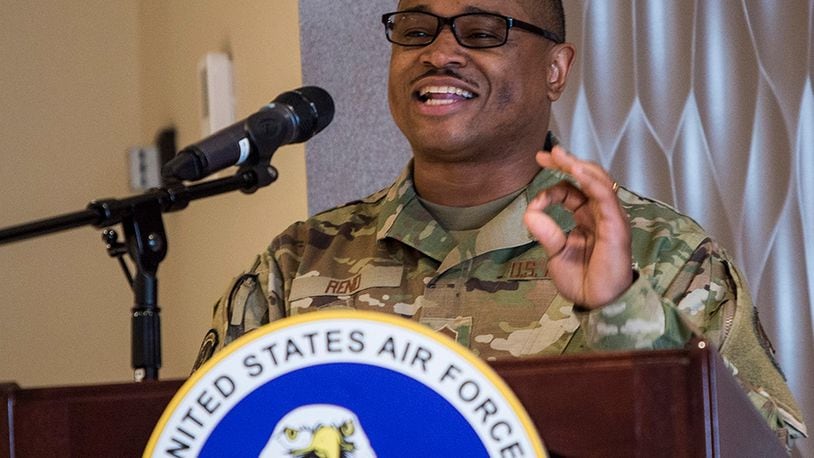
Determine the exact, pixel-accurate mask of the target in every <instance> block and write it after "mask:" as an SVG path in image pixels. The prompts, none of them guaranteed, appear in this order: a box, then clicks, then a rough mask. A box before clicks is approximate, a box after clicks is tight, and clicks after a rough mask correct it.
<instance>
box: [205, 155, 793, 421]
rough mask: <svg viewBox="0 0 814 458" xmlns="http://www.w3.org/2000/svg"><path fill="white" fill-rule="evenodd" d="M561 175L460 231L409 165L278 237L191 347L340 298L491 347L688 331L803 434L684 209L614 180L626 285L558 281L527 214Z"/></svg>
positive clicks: (664, 337)
mask: <svg viewBox="0 0 814 458" xmlns="http://www.w3.org/2000/svg"><path fill="white" fill-rule="evenodd" d="M564 178H566V177H564V175H562V174H561V173H559V172H554V171H550V170H542V171H541V172H540V173H539V174H538V175H537V176H536V177H535V178H534V179H533V180H532V182H531V183H529V185H528V186H527V188H526V189H525V191H524V192H521V193H520V194H519V195H518V196H517V197H516V198H515V199H514V200H513V201H512V202H511V203H509V205H508V206H507V207H506V208H505V209H503V210H502V211H501V212H500V213H499V214H498V215H497V216H496V217H494V218H493V219H492V220H491V221H490V222H489V223H487V224H486V225H485V226H483V227H482V228H481V229H480V230H479V231H478V232H477V234H476V235H475V237H473V239H472V240H471V241H469V242H468V243H460V244H459V243H457V242H456V240H455V239H454V238H453V237H452V236H451V234H450V233H448V232H447V231H446V230H445V229H444V228H443V227H441V226H439V224H438V223H437V222H436V221H435V219H433V217H432V216H431V215H430V214H429V213H428V212H427V210H426V209H425V208H424V206H423V205H422V204H421V203H420V202H419V201H418V199H417V196H416V191H415V188H414V186H413V182H412V178H411V167H409V166H408V167H407V168H406V169H405V171H404V172H403V173H402V175H401V176H400V177H399V179H398V180H397V181H396V182H395V183H394V184H393V185H392V186H390V187H389V188H387V189H384V190H382V191H380V192H378V193H375V194H373V195H371V196H369V197H367V198H365V199H363V200H360V201H357V202H352V203H349V204H347V205H345V206H342V207H339V208H335V209H332V210H329V211H327V212H324V213H321V214H318V215H316V216H314V217H312V218H310V219H309V220H307V221H305V222H298V223H296V224H294V225H292V226H290V227H289V228H288V229H287V230H286V231H285V232H283V233H282V234H281V235H279V236H278V237H277V238H276V239H274V241H273V242H272V243H271V245H270V246H269V248H268V249H267V250H266V251H265V252H263V253H262V254H261V255H260V256H259V257H258V259H257V260H256V262H255V263H254V265H253V266H252V268H251V269H250V271H249V272H248V273H246V274H244V275H243V276H241V277H239V278H237V279H235V281H234V282H233V283H232V286H231V287H230V288H229V289H228V290H227V292H226V294H225V295H224V297H223V298H221V300H220V301H219V302H218V304H217V306H216V308H215V315H214V326H213V329H212V330H211V331H210V334H209V336H208V339H207V341H205V344H204V347H203V349H202V354H201V357H200V358H199V361H202V360H205V359H207V358H208V357H209V356H211V353H212V352H213V351H214V350H216V349H218V348H221V347H222V346H223V345H225V344H228V343H229V342H230V341H232V340H234V339H235V338H237V337H238V336H240V335H241V334H243V333H245V332H247V331H249V330H251V329H254V328H256V327H258V326H261V325H263V324H266V323H268V322H269V321H273V320H277V319H279V318H281V317H285V316H291V315H297V314H300V313H306V312H312V311H316V310H321V309H325V308H337V307H339V308H353V309H361V310H374V311H380V312H385V313H394V314H399V315H402V316H404V317H409V318H412V319H414V320H416V321H419V322H421V323H424V324H426V325H427V326H430V327H432V328H434V329H436V330H438V331H440V332H444V333H446V334H448V335H450V336H452V337H453V338H455V339H456V340H457V341H458V342H460V343H461V344H463V345H465V346H468V347H469V348H470V349H471V350H472V351H474V352H475V353H477V354H479V355H480V356H481V357H482V358H485V359H487V360H492V359H495V358H505V357H523V356H531V355H558V354H562V353H571V352H580V351H589V350H591V349H649V348H653V349H658V348H677V347H682V346H683V345H685V344H686V343H687V341H688V340H689V338H690V337H691V336H692V335H693V334H694V333H695V334H699V335H703V336H705V337H706V339H708V340H709V341H711V342H712V343H713V344H714V345H716V346H717V347H718V348H719V350H720V352H721V354H722V355H723V357H724V358H725V360H726V361H727V363H728V364H729V365H730V367H731V368H732V369H733V372H736V373H737V377H738V380H739V381H740V383H741V384H742V385H743V386H744V388H745V390H746V391H747V393H748V394H749V396H750V398H751V399H752V401H753V403H755V404H756V405H757V406H758V409H759V410H760V411H761V412H762V413H763V414H764V416H765V417H766V418H767V420H768V421H769V423H770V424H771V426H772V427H773V428H775V429H777V430H779V431H781V433H782V432H783V431H789V432H791V434H792V435H800V434H803V433H804V432H805V426H804V424H803V423H802V420H801V414H800V411H799V409H798V407H797V406H796V404H795V401H794V399H793V397H792V396H791V394H790V392H789V390H788V388H787V386H786V384H785V381H784V379H783V376H782V375H781V374H780V372H779V369H778V368H777V366H776V364H775V362H774V358H773V356H772V352H771V350H770V348H769V344H768V341H767V340H766V339H765V336H764V334H763V333H762V331H761V329H760V326H759V323H758V321H757V316H756V310H755V308H754V307H753V305H752V302H751V299H750V296H749V293H748V292H747V290H746V287H745V283H744V281H743V279H742V277H741V276H740V274H739V273H738V271H737V270H736V269H735V267H734V266H733V264H732V262H731V261H730V259H729V257H728V256H727V254H726V253H725V252H724V251H723V250H722V249H721V248H720V247H719V246H717V245H716V244H715V242H713V241H712V240H710V239H709V238H708V237H707V236H706V235H705V234H704V232H703V231H702V229H701V228H700V227H699V226H698V225H697V224H696V223H695V222H694V221H692V220H691V219H689V218H687V217H685V216H682V215H680V214H678V213H676V212H675V211H674V210H673V209H671V208H669V207H667V206H666V205H663V204H660V203H658V202H654V201H652V200H647V199H644V198H642V197H639V196H637V195H636V194H634V193H632V192H629V191H627V190H625V189H623V188H620V190H619V192H618V195H619V199H620V200H621V202H622V204H623V206H624V208H625V210H626V211H627V213H628V215H629V219H630V223H631V226H632V229H633V231H632V236H633V268H634V269H635V272H637V273H638V275H637V276H636V277H637V278H636V279H635V281H634V283H633V285H632V286H631V287H630V289H629V290H628V291H627V292H625V293H624V294H623V295H622V296H621V297H619V298H618V300H617V301H616V302H615V303H612V304H610V305H607V306H605V307H603V308H601V309H599V310H595V311H590V312H588V311H583V310H582V309H581V308H580V307H578V306H577V307H575V306H574V305H573V304H572V303H571V302H569V301H568V300H566V299H565V298H563V297H562V296H560V295H559V294H558V293H557V290H556V289H555V287H554V285H553V283H552V281H551V280H550V279H549V277H548V276H547V271H546V254H545V252H544V250H543V248H542V247H541V246H540V245H539V244H538V243H537V242H536V241H535V240H534V239H533V238H532V236H531V235H530V234H529V233H528V231H527V230H526V229H525V226H524V225H523V221H522V220H523V213H524V212H525V210H526V206H527V204H528V202H529V201H530V200H531V199H532V198H533V197H534V196H535V195H536V194H537V193H538V192H539V191H541V190H543V189H545V188H547V187H550V186H552V185H554V184H556V183H558V182H560V181H562V180H563V179H564ZM549 214H550V215H552V216H553V217H554V218H555V220H557V221H558V223H559V224H560V225H561V227H563V228H564V229H565V230H568V229H570V227H571V226H572V224H573V221H572V219H571V217H570V214H569V213H568V212H566V211H564V210H563V209H561V208H560V209H557V208H555V209H553V210H551V211H550V212H549Z"/></svg>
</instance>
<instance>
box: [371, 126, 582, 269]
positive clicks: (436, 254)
mask: <svg viewBox="0 0 814 458" xmlns="http://www.w3.org/2000/svg"><path fill="white" fill-rule="evenodd" d="M553 144H556V139H555V138H554V137H553V135H550V134H549V138H548V139H547V141H546V145H545V146H546V147H547V149H550V147H551V145H553ZM412 172H413V161H412V160H411V161H410V162H409V163H408V164H407V166H406V167H405V168H404V169H403V170H402V172H401V174H400V175H399V177H398V179H397V180H396V182H395V183H393V185H391V186H390V188H389V189H388V190H387V192H386V194H385V196H384V198H383V199H382V200H380V201H379V204H378V205H379V206H380V211H379V216H378V221H377V227H376V229H377V231H376V238H377V239H378V240H384V239H387V238H391V239H394V240H398V241H399V242H401V243H403V244H405V245H409V246H411V247H413V248H415V249H416V250H418V251H420V252H422V253H423V254H425V255H426V256H429V257H431V258H433V259H435V260H436V261H438V262H440V263H441V267H440V268H439V270H445V269H447V268H449V267H452V266H454V265H457V264H459V263H461V262H463V261H465V260H466V259H470V258H473V257H475V256H479V255H481V254H484V253H487V252H490V251H494V250H499V249H504V248H512V247H517V246H522V245H526V244H529V243H536V241H535V240H534V238H533V237H532V236H531V234H529V232H528V230H526V227H525V225H524V224H523V214H524V213H525V211H526V207H528V203H529V201H530V200H531V199H533V198H534V196H536V195H537V193H539V192H540V191H542V190H544V189H546V188H549V187H551V186H553V185H555V184H557V183H559V182H560V181H563V180H564V179H565V180H567V179H568V177H567V176H566V175H565V174H563V173H561V172H557V171H551V170H547V169H542V170H540V172H539V173H537V175H535V177H534V178H533V179H532V180H531V182H529V184H528V186H527V187H526V190H525V192H521V193H520V194H519V195H518V196H517V197H516V198H515V199H514V200H513V201H512V202H510V203H509V204H508V205H507V206H506V208H504V209H503V210H502V211H501V212H500V213H498V215H497V216H496V217H495V218H494V219H492V220H491V221H489V222H488V223H486V225H484V226H483V227H482V228H481V230H480V231H479V233H478V236H477V239H476V241H475V247H474V251H473V252H467V253H462V252H461V250H459V249H457V241H456V240H455V238H454V237H453V236H452V235H451V234H450V233H449V232H448V231H447V230H445V229H444V228H443V227H441V226H440V225H439V224H438V222H437V221H436V220H435V219H434V218H433V217H432V215H431V214H430V213H429V212H428V211H427V210H426V209H425V208H424V206H423V205H421V203H420V202H419V200H418V196H417V194H416V190H415V185H414V183H413V173H412ZM548 213H549V215H551V216H552V217H553V218H554V219H555V220H556V221H557V223H558V224H559V225H560V227H562V228H563V229H564V230H566V231H569V230H570V229H571V228H572V227H573V218H572V217H571V214H570V213H569V212H567V211H565V210H563V209H561V208H553V209H550V210H549V211H548Z"/></svg>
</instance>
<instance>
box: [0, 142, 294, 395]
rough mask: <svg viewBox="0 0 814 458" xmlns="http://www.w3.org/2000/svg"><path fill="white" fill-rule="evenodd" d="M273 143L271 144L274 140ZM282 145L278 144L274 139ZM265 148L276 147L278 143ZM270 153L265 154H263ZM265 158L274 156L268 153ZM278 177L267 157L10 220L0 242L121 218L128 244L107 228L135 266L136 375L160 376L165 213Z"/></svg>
mask: <svg viewBox="0 0 814 458" xmlns="http://www.w3.org/2000/svg"><path fill="white" fill-rule="evenodd" d="M272 146H273V145H272ZM276 146H279V145H276ZM276 146H275V147H274V148H273V149H270V150H269V149H265V150H264V151H273V150H274V149H276ZM264 156H266V155H264ZM264 159H269V160H270V154H268V155H267V157H264ZM276 179H277V170H276V169H275V168H274V167H272V166H271V165H268V163H267V162H266V163H265V164H264V163H256V164H252V165H245V166H243V167H241V168H240V169H239V170H238V171H237V173H235V175H233V176H231V177H226V178H221V179H217V180H211V181H206V182H203V183H199V184H195V185H192V186H186V185H184V184H182V183H176V184H171V185H168V186H166V187H161V188H154V189H151V190H149V191H147V192H145V193H144V194H140V195H135V196H131V197H127V198H124V199H102V200H96V201H93V202H91V203H90V204H88V206H87V208H86V209H85V210H82V211H78V212H74V213H67V214H64V215H60V216H56V217H53V218H47V219H43V220H38V221H34V222H31V223H26V224H21V225H18V226H12V227H9V228H6V229H2V230H0V245H3V244H6V243H10V242H14V241H18V240H23V239H28V238H33V237H37V236H40V235H45V234H50V233H53V232H58V231H63V230H67V229H72V228H76V227H80V226H85V225H93V226H95V227H97V228H104V227H109V226H112V225H115V224H119V223H120V224H121V225H122V227H123V228H124V236H125V244H124V245H122V244H120V243H118V242H117V240H116V238H117V237H118V236H117V235H116V234H115V231H111V230H108V231H105V235H104V239H105V240H106V242H107V246H108V253H109V254H110V255H111V256H115V257H118V258H119V261H120V263H121V264H122V265H123V266H124V267H125V268H126V266H125V265H124V262H123V261H122V259H121V257H120V256H121V255H123V251H124V248H126V251H127V253H128V254H129V255H130V257H131V258H132V260H133V263H134V265H135V266H136V272H135V276H133V277H132V278H131V277H130V273H129V272H128V271H127V270H126V269H125V273H126V274H127V276H128V281H130V282H131V288H132V290H133V295H134V305H133V309H132V315H131V323H132V326H131V330H132V336H131V343H132V352H131V358H132V367H133V371H134V372H133V375H134V379H135V380H136V381H137V382H140V381H143V380H158V369H159V368H160V367H161V320H160V308H159V306H158V278H157V272H158V266H159V264H160V263H161V261H162V260H163V259H164V256H166V254H167V238H166V234H165V231H164V222H163V219H162V214H163V213H166V212H173V211H179V210H182V209H184V208H186V207H187V205H189V202H191V201H193V200H198V199H202V198H205V197H210V196H215V195H219V194H224V193H227V192H231V191H236V190H240V191H242V192H243V193H245V194H251V193H253V192H255V191H256V190H257V189H259V188H261V187H265V186H268V185H270V184H271V183H273V182H274V181H275V180H276Z"/></svg>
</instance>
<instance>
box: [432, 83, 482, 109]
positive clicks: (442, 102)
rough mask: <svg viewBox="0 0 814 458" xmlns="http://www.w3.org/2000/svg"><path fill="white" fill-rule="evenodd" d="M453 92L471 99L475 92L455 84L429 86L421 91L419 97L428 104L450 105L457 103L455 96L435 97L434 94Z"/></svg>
mask: <svg viewBox="0 0 814 458" xmlns="http://www.w3.org/2000/svg"><path fill="white" fill-rule="evenodd" d="M436 94H440V95H446V94H453V95H456V96H458V97H462V98H464V99H471V98H473V97H475V94H473V93H471V92H469V91H467V90H464V89H461V88H459V87H454V86H429V87H425V88H422V89H421V90H420V91H419V94H418V97H419V99H421V101H423V102H424V103H426V104H427V105H449V104H451V103H455V99H454V98H433V95H436Z"/></svg>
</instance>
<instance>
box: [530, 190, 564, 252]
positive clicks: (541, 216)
mask: <svg viewBox="0 0 814 458" xmlns="http://www.w3.org/2000/svg"><path fill="white" fill-rule="evenodd" d="M545 200H546V199H545V197H544V196H538V197H537V198H535V199H533V200H532V201H531V202H530V203H529V206H528V208H527V209H526V213H525V215H523V222H524V223H525V224H526V228H527V229H528V230H529V232H530V233H531V235H532V236H534V238H535V239H537V242H538V243H539V244H540V245H542V247H543V249H544V250H545V252H546V254H547V255H548V257H549V258H551V257H554V256H556V255H557V254H558V253H559V252H560V251H562V249H563V248H564V247H565V241H566V236H565V233H564V232H563V230H562V229H561V228H560V226H559V225H558V224H557V222H556V221H554V219H553V218H551V217H550V216H548V215H547V214H546V213H545V212H544V211H543V210H545V208H546V207H548V204H547V203H546V202H545Z"/></svg>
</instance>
